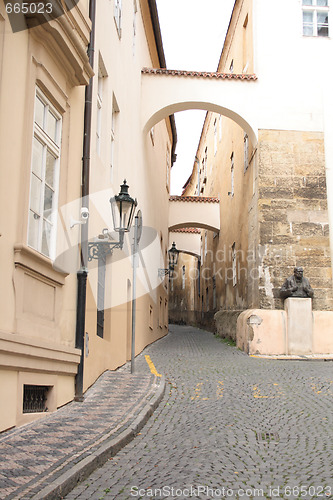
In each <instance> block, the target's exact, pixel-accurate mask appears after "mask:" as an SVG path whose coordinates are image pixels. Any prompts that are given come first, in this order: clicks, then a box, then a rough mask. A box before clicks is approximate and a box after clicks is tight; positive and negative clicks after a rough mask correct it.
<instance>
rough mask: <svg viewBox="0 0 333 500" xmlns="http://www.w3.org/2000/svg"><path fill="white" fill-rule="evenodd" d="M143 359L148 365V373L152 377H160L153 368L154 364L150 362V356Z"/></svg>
mask: <svg viewBox="0 0 333 500" xmlns="http://www.w3.org/2000/svg"><path fill="white" fill-rule="evenodd" d="M145 359H146V361H147V363H148V366H149V368H150V371H151V373H152V374H153V375H156V377H162V375H161V374H160V373H157V370H156V368H155V365H154V363H153V362H152V360H151V359H150V356H145Z"/></svg>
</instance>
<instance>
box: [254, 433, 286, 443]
mask: <svg viewBox="0 0 333 500" xmlns="http://www.w3.org/2000/svg"><path fill="white" fill-rule="evenodd" d="M255 434H256V440H257V441H259V442H266V443H267V442H270V441H275V442H277V441H279V439H280V438H279V435H278V433H277V432H265V431H255Z"/></svg>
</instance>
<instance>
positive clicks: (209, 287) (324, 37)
mask: <svg viewBox="0 0 333 500" xmlns="http://www.w3.org/2000/svg"><path fill="white" fill-rule="evenodd" d="M310 3H311V2H310ZM291 4H292V5H291ZM308 4H309V2H298V1H295V2H291V3H289V4H288V8H289V20H290V23H289V21H288V23H289V24H288V26H286V33H287V34H286V36H285V37H283V38H284V40H283V42H281V43H282V45H283V47H282V46H281V47H279V44H278V43H277V42H276V40H277V39H278V36H277V33H275V31H274V29H273V30H272V32H271V33H270V32H269V31H268V28H267V27H268V26H270V23H269V22H268V19H269V9H273V7H272V5H271V2H266V3H264V2H261V1H256V0H253V1H251V0H248V1H247V0H239V1H236V2H235V5H234V10H233V14H232V18H231V21H230V24H229V29H228V32H227V35H226V39H225V43H224V47H223V50H222V54H221V58H220V61H219V64H218V69H217V72H218V73H222V74H223V75H224V76H223V78H227V76H226V75H229V77H230V79H233V78H235V77H236V75H242V76H243V77H244V78H247V77H249V76H250V75H252V76H253V77H254V78H256V81H255V83H249V84H248V85H251V86H252V88H253V89H254V91H253V94H252V99H251V97H249V102H250V106H252V107H253V109H252V111H251V110H250V112H249V108H248V107H247V105H244V116H247V117H251V116H252V118H251V119H250V120H248V123H250V124H252V128H253V130H254V132H255V133H254V136H253V135H252V137H251V136H250V134H249V132H248V130H245V127H243V126H241V120H238V123H236V120H231V119H230V117H228V116H226V115H228V114H229V115H230V114H231V113H230V111H229V112H225V113H224V112H222V111H221V112H213V111H210V110H209V108H208V107H207V108H206V109H208V112H207V116H206V119H205V122H204V126H203V130H202V134H201V137H200V140H199V145H198V149H197V152H196V156H195V161H194V164H193V171H192V175H191V176H190V178H189V180H188V181H187V183H186V185H185V186H184V191H183V196H185V197H186V196H204V197H218V198H219V200H220V220H221V226H220V230H219V231H209V230H207V229H206V230H201V237H200V240H201V250H200V256H199V257H191V260H190V261H189V260H188V257H184V258H182V257H180V258H179V262H180V266H184V265H185V269H186V278H185V279H186V282H187V283H189V284H190V285H189V286H192V287H193V289H194V290H196V293H195V297H196V299H195V305H194V313H193V312H191V314H190V315H189V321H192V319H191V318H193V317H195V318H196V323H197V324H201V325H204V326H205V327H207V328H209V329H212V330H213V331H217V332H218V333H219V334H220V335H222V336H229V337H232V338H234V339H235V337H236V322H237V318H238V316H239V315H240V313H242V312H243V311H244V314H245V312H246V311H247V310H249V309H250V310H255V311H258V310H261V309H264V310H271V311H273V310H280V309H283V302H282V300H281V299H280V296H279V289H280V287H281V286H282V284H283V282H284V280H285V278H286V277H288V276H290V275H291V274H293V268H294V266H296V265H297V266H303V267H304V274H305V276H307V277H308V278H309V280H310V282H311V284H312V286H313V288H314V291H315V296H314V299H313V303H312V306H313V309H314V310H315V311H331V310H332V306H333V302H332V299H333V294H332V270H331V251H330V240H329V212H328V203H329V204H330V203H331V202H330V199H331V198H330V191H327V179H328V176H327V171H328V170H329V169H330V160H329V158H330V148H329V147H328V128H327V127H326V128H324V129H323V119H324V115H325V113H326V114H327V109H331V108H327V107H326V110H325V106H323V105H322V103H321V104H319V103H317V102H316V100H315V99H314V100H312V102H311V103H310V104H309V101H307V99H306V98H305V97H304V99H303V96H305V95H308V96H309V95H310V94H311V88H316V90H317V92H318V94H320V95H321V96H322V99H323V101H322V102H326V100H327V99H326V98H327V95H326V94H325V92H324V90H323V87H322V85H321V79H318V80H315V78H314V76H313V74H314V73H313V63H314V60H315V57H316V55H317V57H318V58H319V59H320V60H321V61H322V63H323V66H322V67H323V68H326V69H324V75H326V77H328V75H329V68H328V57H329V54H330V53H331V50H332V41H331V39H330V37H329V36H328V34H329V29H330V30H331V29H332V28H331V27H329V23H330V21H329V20H330V18H331V8H332V7H331V6H330V4H329V2H323V3H321V4H322V5H321V6H319V4H318V5H317V3H316V2H312V4H311V6H309V5H308ZM323 4H325V5H323ZM285 6H287V4H286V5H285ZM281 7H282V6H281ZM270 15H271V11H270ZM319 19H320V20H321V21H320V22H319ZM310 20H311V21H310ZM277 23H278V21H277ZM274 25H275V24H274ZM276 26H278V24H276ZM271 29H272V27H270V30H271ZM310 31H311V33H310ZM284 48H285V49H286V50H282V49H284ZM307 53H308V54H310V59H307V55H306V54H307ZM312 58H313V59H312ZM294 63H295V66H294V67H293V64H294ZM282 68H285V69H286V70H287V72H286V73H283V71H282ZM311 75H312V76H311ZM212 76H214V75H212ZM322 78H325V76H322ZM295 79H296V80H295ZM291 81H293V83H292V84H290V82H291ZM288 84H289V88H288V89H287V88H285V87H287V85H288ZM244 85H245V83H244ZM311 86H313V87H311ZM283 92H285V93H284V94H283ZM269 94H270V98H269V97H268V96H269ZM299 94H300V95H299ZM325 95H326V97H325ZM302 99H303V101H302ZM325 99H326V100H325ZM292 100H294V104H292ZM310 100H311V98H310ZM230 102H231V101H230ZM240 102H242V103H243V100H242V98H241V97H240ZM308 104H309V108H310V109H309V108H308ZM233 105H234V104H233V103H232V104H231V106H233ZM311 110H312V112H311ZM324 111H325V113H324ZM302 119H303V121H302ZM325 140H326V148H325ZM179 250H181V248H179ZM184 259H185V260H186V263H184V262H183V260H184ZM198 261H199V262H200V293H198V291H197V288H198V287H197V280H196V281H194V282H192V283H191V280H190V278H189V276H190V274H191V273H192V274H193V273H194V271H193V270H194V269H196V268H197V267H198ZM187 273H188V274H187ZM187 296H189V297H190V302H189V303H188V302H187V299H186V297H187ZM174 302H177V303H183V304H184V308H185V309H186V310H189V309H190V307H189V304H190V303H191V308H192V302H193V301H192V295H191V294H189V292H187V291H185V294H184V297H182V293H181V292H179V291H178V295H177V297H175V298H173V296H172V295H171V297H170V304H173V303H174ZM179 314H181V313H179ZM256 314H257V313H256ZM184 316H185V315H184V314H183V315H182V321H186V319H185V318H184ZM266 316H267V314H266ZM244 317H245V316H244ZM175 320H176V318H175ZM243 333H244V332H243ZM243 333H240V335H243ZM241 347H242V348H243V347H244V349H245V350H246V349H247V344H246V345H244V346H243V344H242V346H241ZM323 348H324V347H323Z"/></svg>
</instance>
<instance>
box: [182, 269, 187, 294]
mask: <svg viewBox="0 0 333 500" xmlns="http://www.w3.org/2000/svg"><path fill="white" fill-rule="evenodd" d="M185 273H186V268H185V266H183V275H182V290H185V283H186V275H185Z"/></svg>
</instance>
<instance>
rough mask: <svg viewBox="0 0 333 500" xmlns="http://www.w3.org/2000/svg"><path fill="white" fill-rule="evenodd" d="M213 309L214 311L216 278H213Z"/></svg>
mask: <svg viewBox="0 0 333 500" xmlns="http://www.w3.org/2000/svg"><path fill="white" fill-rule="evenodd" d="M213 309H216V277H215V276H213Z"/></svg>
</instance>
